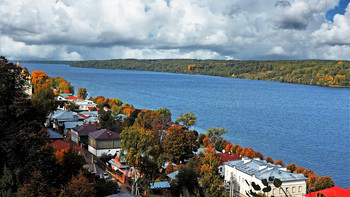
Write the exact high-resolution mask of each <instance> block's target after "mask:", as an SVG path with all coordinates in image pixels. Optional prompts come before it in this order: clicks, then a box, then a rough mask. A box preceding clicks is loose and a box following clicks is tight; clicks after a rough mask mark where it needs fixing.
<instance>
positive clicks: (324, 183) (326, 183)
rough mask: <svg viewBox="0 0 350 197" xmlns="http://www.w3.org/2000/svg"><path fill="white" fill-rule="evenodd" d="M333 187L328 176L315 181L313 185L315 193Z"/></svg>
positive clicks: (332, 182)
mask: <svg viewBox="0 0 350 197" xmlns="http://www.w3.org/2000/svg"><path fill="white" fill-rule="evenodd" d="M333 186H334V181H333V179H332V178H331V177H329V176H323V177H320V178H319V179H317V181H316V182H315V184H314V188H315V191H320V190H323V189H327V188H330V187H333Z"/></svg>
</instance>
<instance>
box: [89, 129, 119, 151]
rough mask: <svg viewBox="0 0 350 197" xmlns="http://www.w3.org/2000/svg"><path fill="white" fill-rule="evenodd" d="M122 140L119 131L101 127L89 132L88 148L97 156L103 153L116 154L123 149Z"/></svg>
mask: <svg viewBox="0 0 350 197" xmlns="http://www.w3.org/2000/svg"><path fill="white" fill-rule="evenodd" d="M120 140H121V139H120V135H119V133H116V132H113V131H109V130H107V129H100V130H97V131H94V132H91V133H89V145H88V150H89V151H90V152H91V153H92V154H94V155H96V156H97V157H99V156H101V155H102V154H103V153H105V154H107V155H115V154H116V153H117V152H119V151H120V149H121V143H120Z"/></svg>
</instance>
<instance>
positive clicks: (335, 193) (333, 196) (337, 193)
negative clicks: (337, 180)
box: [305, 186, 350, 197]
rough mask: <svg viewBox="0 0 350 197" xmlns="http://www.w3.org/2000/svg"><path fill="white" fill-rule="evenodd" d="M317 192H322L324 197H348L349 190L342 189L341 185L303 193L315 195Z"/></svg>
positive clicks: (313, 196) (310, 195)
mask: <svg viewBox="0 0 350 197" xmlns="http://www.w3.org/2000/svg"><path fill="white" fill-rule="evenodd" d="M317 194H323V195H324V196H326V197H349V196H350V191H348V190H346V189H343V188H341V187H337V186H334V187H331V188H327V189H324V190H320V191H317V192H312V193H310V194H305V196H306V197H316V196H317Z"/></svg>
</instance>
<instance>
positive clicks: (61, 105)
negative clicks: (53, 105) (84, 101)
mask: <svg viewBox="0 0 350 197" xmlns="http://www.w3.org/2000/svg"><path fill="white" fill-rule="evenodd" d="M56 101H57V103H58V107H57V109H61V110H64V106H65V105H66V104H68V103H69V101H68V100H67V99H65V98H64V97H62V96H61V95H58V96H57V97H56Z"/></svg>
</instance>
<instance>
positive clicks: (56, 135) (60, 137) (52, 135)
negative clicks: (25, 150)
mask: <svg viewBox="0 0 350 197" xmlns="http://www.w3.org/2000/svg"><path fill="white" fill-rule="evenodd" d="M47 132H48V136H49V138H50V139H51V140H63V135H61V134H59V133H57V132H54V131H53V130H52V129H47Z"/></svg>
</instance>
